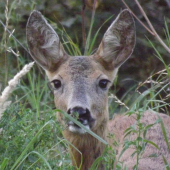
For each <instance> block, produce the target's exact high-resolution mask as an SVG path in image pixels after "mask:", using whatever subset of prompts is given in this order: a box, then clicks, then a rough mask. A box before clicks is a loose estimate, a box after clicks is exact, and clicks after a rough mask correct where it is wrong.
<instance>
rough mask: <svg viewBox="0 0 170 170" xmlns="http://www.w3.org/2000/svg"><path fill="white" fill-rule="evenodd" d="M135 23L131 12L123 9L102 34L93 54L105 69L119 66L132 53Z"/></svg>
mask: <svg viewBox="0 0 170 170" xmlns="http://www.w3.org/2000/svg"><path fill="white" fill-rule="evenodd" d="M135 37H136V34H135V24H134V20H133V17H132V15H131V13H130V12H129V11H128V10H123V11H122V12H121V13H120V14H119V15H118V17H117V18H116V19H115V21H114V22H113V23H112V24H111V26H110V27H109V28H108V30H107V31H106V33H105V34H104V37H103V40H102V42H101V44H100V46H99V48H98V50H97V52H96V53H95V54H94V58H95V60H97V62H99V63H100V64H101V65H102V66H104V68H105V69H109V70H110V69H115V68H118V67H120V66H121V65H122V64H123V63H124V62H125V61H126V60H127V59H128V58H129V57H130V56H131V54H132V52H133V49H134V46H135Z"/></svg>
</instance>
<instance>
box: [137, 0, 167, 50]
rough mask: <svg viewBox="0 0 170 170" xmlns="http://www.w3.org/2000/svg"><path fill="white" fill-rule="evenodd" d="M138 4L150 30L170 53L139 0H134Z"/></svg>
mask: <svg viewBox="0 0 170 170" xmlns="http://www.w3.org/2000/svg"><path fill="white" fill-rule="evenodd" d="M134 1H135V2H136V4H137V6H138V7H139V9H140V11H141V13H142V14H143V16H144V17H145V19H146V21H147V23H148V25H149V27H150V29H151V30H152V31H153V33H154V34H155V37H156V38H157V40H158V41H159V42H160V43H161V44H162V46H163V47H164V48H165V49H166V50H167V51H168V52H169V53H170V48H168V46H167V45H166V44H165V43H164V42H163V41H162V39H161V38H160V36H159V35H158V34H157V32H156V30H155V28H154V27H153V25H152V24H151V22H150V20H149V19H148V17H147V15H146V13H145V11H144V10H143V8H142V6H141V5H140V3H139V2H138V0H134Z"/></svg>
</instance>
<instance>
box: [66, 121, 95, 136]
mask: <svg viewBox="0 0 170 170" xmlns="http://www.w3.org/2000/svg"><path fill="white" fill-rule="evenodd" d="M78 121H79V122H80V123H81V124H82V125H84V127H85V128H82V127H80V126H78V125H77V124H75V123H74V122H72V121H69V122H68V130H69V131H70V132H73V133H79V134H85V133H87V130H86V129H88V130H91V128H92V127H93V124H94V119H93V120H91V121H88V120H82V119H78Z"/></svg>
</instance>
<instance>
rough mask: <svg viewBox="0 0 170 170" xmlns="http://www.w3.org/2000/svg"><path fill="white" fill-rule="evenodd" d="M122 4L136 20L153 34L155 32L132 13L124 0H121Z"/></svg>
mask: <svg viewBox="0 0 170 170" xmlns="http://www.w3.org/2000/svg"><path fill="white" fill-rule="evenodd" d="M122 2H123V4H124V5H125V6H126V8H127V9H128V10H129V11H130V12H131V13H132V15H133V16H134V17H135V18H136V19H137V20H138V22H139V23H140V24H141V25H142V26H143V27H144V28H145V29H146V30H147V31H148V32H149V33H150V34H152V35H153V36H155V34H154V33H153V32H152V31H151V30H150V29H149V28H148V27H147V26H146V25H145V24H144V23H143V22H142V21H141V20H140V19H139V18H138V17H137V16H136V15H135V14H134V12H133V11H132V10H131V9H130V8H129V6H128V5H127V4H126V2H125V1H124V0H122Z"/></svg>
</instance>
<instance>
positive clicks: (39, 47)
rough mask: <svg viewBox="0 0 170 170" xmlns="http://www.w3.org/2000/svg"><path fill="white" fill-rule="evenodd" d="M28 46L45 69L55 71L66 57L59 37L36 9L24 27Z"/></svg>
mask: <svg viewBox="0 0 170 170" xmlns="http://www.w3.org/2000/svg"><path fill="white" fill-rule="evenodd" d="M26 36H27V43H28V48H29V51H30V54H31V56H32V57H33V59H34V60H35V61H36V62H37V63H38V64H39V65H40V66H41V67H43V68H44V69H45V70H48V71H51V72H53V71H55V70H56V68H57V65H58V64H61V63H62V62H63V61H65V60H66V59H67V58H68V55H67V54H66V52H65V51H64V48H63V46H62V44H61V43H60V40H59V37H58V35H57V33H56V32H55V31H54V29H53V28H52V27H51V26H50V25H49V24H48V23H47V21H46V19H45V18H44V17H43V16H42V15H41V13H40V12H38V11H33V12H32V13H31V15H30V17H29V19H28V22H27V27H26Z"/></svg>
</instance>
